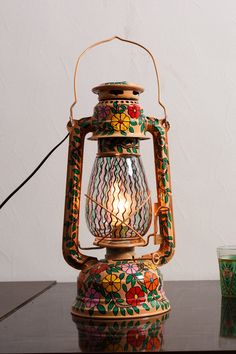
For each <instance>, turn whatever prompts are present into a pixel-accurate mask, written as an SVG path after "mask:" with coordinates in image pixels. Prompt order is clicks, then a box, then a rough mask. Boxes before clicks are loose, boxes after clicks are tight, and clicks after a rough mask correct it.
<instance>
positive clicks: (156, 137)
mask: <svg viewBox="0 0 236 354" xmlns="http://www.w3.org/2000/svg"><path fill="white" fill-rule="evenodd" d="M115 38H116V39H119V40H121V41H124V42H128V43H132V44H135V45H138V46H139V47H141V48H143V49H145V50H146V51H147V52H148V53H149V54H150V55H151V58H152V61H153V64H154V68H155V72H156V77H157V84H158V102H159V104H160V105H161V106H162V107H163V109H164V113H165V116H164V117H163V118H160V119H157V118H155V117H148V116H146V114H145V111H144V109H143V108H142V106H141V105H140V103H139V96H140V94H141V93H142V92H143V88H142V87H141V86H138V85H136V84H133V83H128V82H126V81H123V82H109V83H105V84H102V85H99V86H97V87H95V88H93V90H92V91H93V92H94V93H95V94H97V95H98V104H97V105H96V106H95V108H94V112H93V115H92V116H91V117H88V118H82V119H79V120H76V119H74V116H73V107H74V105H75V104H76V103H77V95H76V73H77V68H78V64H79V60H80V58H81V56H82V55H83V54H84V53H85V52H86V51H87V50H88V49H90V48H92V47H94V46H95V45H98V44H102V43H105V42H109V41H111V40H113V39H115ZM95 45H92V46H91V47H89V48H87V49H86V50H85V51H84V52H83V53H82V54H81V55H80V57H79V58H78V61H77V64H76V69H75V76H74V89H75V102H74V103H73V105H72V107H71V116H70V118H71V120H70V122H69V124H68V130H69V133H70V134H69V135H70V141H69V155H68V170H67V185H66V201H65V219H64V234H63V255H64V258H65V260H66V261H67V263H68V264H69V265H71V266H72V267H74V268H76V269H80V270H81V272H80V274H79V276H78V282H77V285H78V287H77V291H78V293H77V298H76V301H75V304H74V305H73V308H72V313H73V315H75V316H81V317H93V318H117V319H119V318H124V317H134V316H136V317H143V316H151V315H158V314H162V313H164V312H167V311H168V310H169V309H170V304H169V301H168V299H167V298H166V296H165V292H164V290H163V281H162V276H161V273H160V271H159V266H161V265H163V264H165V263H167V262H168V261H169V260H170V259H171V258H172V256H173V254H174V249H175V237H174V224H173V212H172V197H171V184H170V169H169V157H168V140H167V131H168V129H169V124H168V122H167V120H166V109H165V107H164V105H163V104H162V103H161V101H160V85H159V76H158V72H157V67H156V63H155V60H154V58H153V56H152V54H151V53H150V52H149V51H148V50H147V49H146V48H145V47H143V46H142V45H140V44H138V43H136V42H132V41H129V40H126V39H122V38H120V37H117V36H116V37H112V38H110V39H107V40H105V41H101V42H98V43H96V44H95ZM89 132H91V133H92V136H91V137H90V140H95V141H97V143H98V152H97V156H96V157H95V162H94V165H93V169H92V173H91V176H90V181H89V184H88V190H87V194H86V219H87V224H88V228H89V230H90V232H91V234H92V235H93V236H94V237H95V239H94V245H95V246H96V247H95V248H106V255H105V259H102V260H98V259H97V258H95V257H91V256H87V255H85V254H84V253H83V252H81V249H82V248H81V246H80V242H79V221H80V218H79V215H80V198H81V178H82V169H83V149H84V140H85V136H86V134H87V133H89ZM148 132H149V133H151V135H152V137H153V144H154V161H155V174H156V189H157V202H155V203H154V207H153V208H152V203H151V196H150V191H149V188H148V183H147V179H146V176H145V173H144V169H143V165H142V161H141V157H140V155H141V151H140V146H139V142H140V140H145V139H148V135H147V133H148ZM152 209H153V211H152ZM152 218H153V220H154V231H153V233H151V234H149V235H147V231H148V229H149V227H150V225H151V222H152ZM158 220H159V232H158V227H157V221H158ZM151 238H153V240H154V244H155V245H159V248H158V249H157V250H156V251H154V252H153V253H149V254H145V255H143V256H142V257H137V256H136V255H135V247H144V246H147V245H148V243H149V241H150V239H151ZM91 248H94V247H91Z"/></svg>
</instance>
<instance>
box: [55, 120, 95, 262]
mask: <svg viewBox="0 0 236 354" xmlns="http://www.w3.org/2000/svg"><path fill="white" fill-rule="evenodd" d="M68 130H69V132H70V141H69V152H68V167H67V181H66V200H65V214H64V215H65V216H64V231H63V243H62V249H63V256H64V258H65V260H66V262H67V263H68V264H69V265H70V266H72V267H73V268H76V269H82V268H83V267H86V266H90V265H91V263H93V262H97V258H95V257H90V256H86V255H84V254H83V253H81V252H80V250H79V248H80V243H79V216H80V196H81V183H82V168H83V151H84V138H85V135H86V134H87V133H88V132H90V131H92V129H91V119H90V118H83V119H80V120H79V121H78V120H76V121H74V125H73V127H72V126H71V124H70V123H69V125H68Z"/></svg>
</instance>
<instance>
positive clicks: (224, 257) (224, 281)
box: [217, 246, 236, 298]
mask: <svg viewBox="0 0 236 354" xmlns="http://www.w3.org/2000/svg"><path fill="white" fill-rule="evenodd" d="M217 256H218V261H219V269H220V285H221V294H222V296H224V297H234V298H236V246H222V247H218V248H217Z"/></svg>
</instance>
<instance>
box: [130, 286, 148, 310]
mask: <svg viewBox="0 0 236 354" xmlns="http://www.w3.org/2000/svg"><path fill="white" fill-rule="evenodd" d="M126 301H127V303H128V304H129V305H132V306H139V305H140V304H141V303H142V302H144V301H145V296H144V291H143V290H142V289H141V288H140V287H139V286H133V287H132V288H131V289H130V290H129V291H128V292H127V293H126Z"/></svg>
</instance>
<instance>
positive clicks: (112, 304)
mask: <svg viewBox="0 0 236 354" xmlns="http://www.w3.org/2000/svg"><path fill="white" fill-rule="evenodd" d="M114 305H115V303H114V301H111V302H110V303H109V305H108V310H109V311H111V309H112V308H113V306H114Z"/></svg>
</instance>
